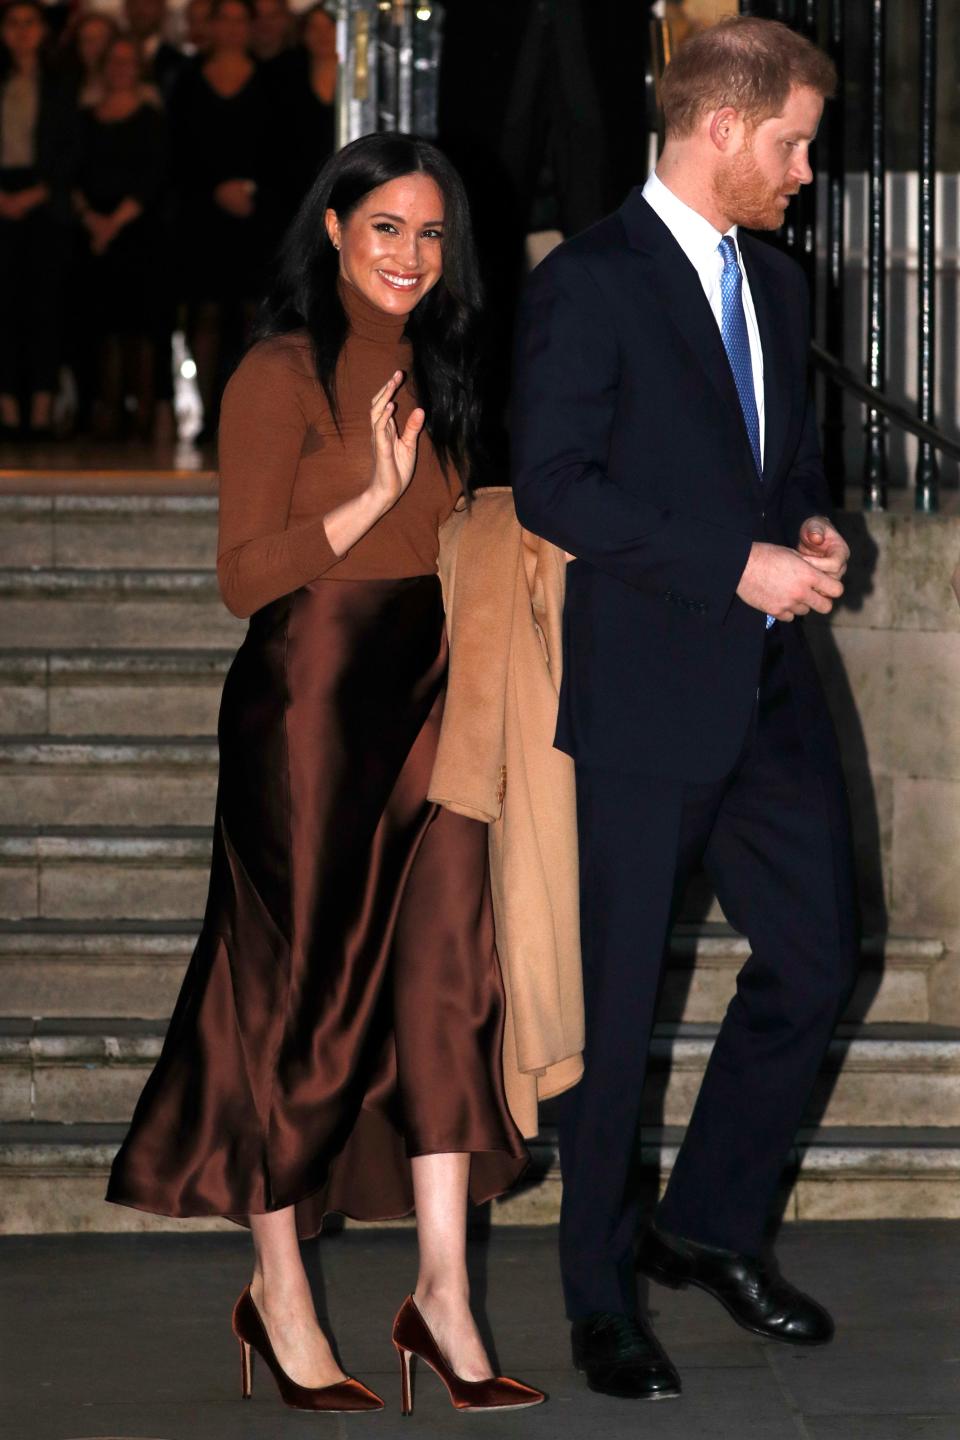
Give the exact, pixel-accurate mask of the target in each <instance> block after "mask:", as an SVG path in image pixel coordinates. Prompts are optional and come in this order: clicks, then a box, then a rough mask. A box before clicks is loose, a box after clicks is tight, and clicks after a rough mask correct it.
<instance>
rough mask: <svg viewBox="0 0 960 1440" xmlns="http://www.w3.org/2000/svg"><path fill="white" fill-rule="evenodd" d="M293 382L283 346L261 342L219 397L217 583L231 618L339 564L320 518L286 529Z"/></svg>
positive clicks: (296, 405)
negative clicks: (232, 615)
mask: <svg viewBox="0 0 960 1440" xmlns="http://www.w3.org/2000/svg"><path fill="white" fill-rule="evenodd" d="M298 379H299V377H298V375H297V371H296V369H295V366H294V365H293V363H292V361H291V359H290V357H289V355H288V354H285V353H284V348H283V346H282V344H281V343H278V342H268V343H267V344H266V345H263V346H259V347H257V348H255V349H254V350H252V351H251V352H250V354H249V355H248V356H247V357H246V358H245V359H244V360H243V362H242V363H241V365H240V367H239V369H238V370H237V371H236V373H235V374H234V376H233V378H232V379H231V381H230V383H229V385H228V386H227V389H226V392H225V394H224V397H223V409H222V412H221V419H220V534H219V543H218V547H217V578H218V580H219V582H220V591H221V594H222V595H223V599H224V603H225V604H226V606H227V608H228V610H231V611H232V612H233V614H234V615H239V616H247V615H252V614H253V612H254V611H255V610H259V609H260V607H261V606H262V605H266V604H268V603H269V602H270V601H271V600H276V599H278V598H279V597H280V596H281V595H286V594H288V593H289V592H290V591H291V590H295V589H297V588H298V587H299V586H301V585H306V584H308V583H309V582H310V581H311V580H316V579H317V578H318V577H319V576H320V575H322V574H323V573H324V571H325V570H329V569H330V567H331V566H332V565H335V564H336V563H337V561H338V559H339V558H340V557H339V556H338V555H337V554H336V553H335V552H334V550H333V549H332V548H331V546H330V541H329V540H328V539H327V533H326V530H325V528H324V518H325V517H324V516H323V515H319V516H317V517H316V518H314V519H310V520H308V521H306V522H304V523H303V524H300V525H297V526H296V527H295V528H293V529H287V522H288V519H289V515H290V503H291V499H292V496H293V487H294V481H295V479H296V474H297V462H298V460H299V458H300V452H301V449H302V447H303V439H304V435H305V433H306V429H307V422H306V419H305V417H304V413H303V409H302V406H301V402H300V399H299V397H298V394H297V386H298ZM331 508H332V507H331Z"/></svg>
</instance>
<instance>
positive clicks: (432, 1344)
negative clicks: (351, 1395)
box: [393, 1295, 547, 1415]
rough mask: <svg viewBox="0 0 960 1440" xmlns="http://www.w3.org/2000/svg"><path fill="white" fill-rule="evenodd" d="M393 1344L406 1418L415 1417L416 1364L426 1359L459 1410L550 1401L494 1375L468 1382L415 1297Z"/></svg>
mask: <svg viewBox="0 0 960 1440" xmlns="http://www.w3.org/2000/svg"><path fill="white" fill-rule="evenodd" d="M393 1343H394V1345H395V1346H396V1348H397V1353H398V1354H399V1356H400V1399H401V1409H402V1411H403V1414H404V1415H412V1414H413V1362H414V1360H415V1359H416V1360H424V1361H425V1362H426V1363H427V1364H428V1365H429V1366H430V1369H431V1370H432V1371H433V1372H434V1374H436V1375H439V1377H440V1379H441V1380H442V1381H443V1383H444V1385H446V1387H447V1394H448V1395H449V1396H450V1403H451V1404H452V1405H453V1407H454V1409H456V1410H523V1409H525V1408H526V1407H527V1406H529V1405H541V1404H542V1403H543V1401H544V1400H546V1398H547V1397H546V1395H544V1393H543V1391H542V1390H535V1389H534V1388H533V1386H532V1385H524V1384H523V1382H522V1381H520V1380H511V1379H509V1378H508V1377H507V1376H506V1375H494V1376H493V1377H492V1378H491V1379H489V1380H464V1379H463V1378H462V1376H460V1375H458V1374H457V1373H456V1371H455V1370H453V1368H452V1367H451V1365H450V1363H449V1362H448V1360H447V1359H446V1358H445V1356H444V1355H443V1353H442V1351H441V1349H440V1346H439V1345H438V1344H437V1342H436V1340H434V1338H433V1335H432V1334H431V1332H430V1329H429V1326H428V1325H427V1322H426V1320H424V1318H423V1316H422V1315H421V1314H420V1311H419V1310H418V1309H417V1306H416V1302H415V1300H414V1298H413V1296H412V1295H408V1296H407V1298H406V1300H404V1302H403V1304H402V1305H401V1306H400V1309H399V1311H398V1313H397V1318H396V1320H394V1322H393Z"/></svg>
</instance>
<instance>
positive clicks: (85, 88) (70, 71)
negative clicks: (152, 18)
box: [58, 10, 120, 105]
mask: <svg viewBox="0 0 960 1440" xmlns="http://www.w3.org/2000/svg"><path fill="white" fill-rule="evenodd" d="M119 33H120V32H119V30H118V28H117V23H116V21H115V20H114V19H112V17H111V16H109V15H105V14H103V12H102V11H99V10H90V11H88V12H87V13H86V14H78V15H77V17H76V19H75V21H74V22H73V24H72V25H70V26H68V27H67V29H66V30H65V31H64V34H63V40H62V43H61V47H60V56H59V66H58V68H59V70H60V72H61V74H62V75H63V76H64V78H65V79H66V80H67V81H68V82H69V83H71V84H72V86H73V88H74V94H75V95H76V99H77V104H78V105H96V104H97V103H98V101H99V100H100V99H101V98H102V95H103V62H104V59H105V57H106V54H107V51H108V50H109V49H110V46H111V44H112V42H113V41H114V40H115V39H116V37H117V35H118V34H119Z"/></svg>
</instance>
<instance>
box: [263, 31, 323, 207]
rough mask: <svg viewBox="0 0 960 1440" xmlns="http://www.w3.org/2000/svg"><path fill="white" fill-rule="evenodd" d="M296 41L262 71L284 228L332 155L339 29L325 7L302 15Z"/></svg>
mask: <svg viewBox="0 0 960 1440" xmlns="http://www.w3.org/2000/svg"><path fill="white" fill-rule="evenodd" d="M302 26H303V28H302V31H301V35H300V43H299V44H298V45H296V46H295V47H294V48H293V49H292V50H286V51H284V53H283V54H281V55H278V56H277V57H276V59H274V60H271V61H269V62H268V63H267V64H266V65H264V67H263V76H264V80H265V81H266V83H267V85H268V87H269V90H270V96H271V104H272V105H273V106H274V114H275V116H276V123H277V136H278V143H277V145H276V156H277V164H278V167H279V169H278V172H277V173H278V177H279V187H278V189H279V193H278V203H279V207H280V222H281V225H282V227H283V228H284V229H285V228H286V226H287V225H288V224H289V222H290V221H291V220H292V219H293V217H294V215H295V214H296V212H297V210H298V209H299V207H300V202H301V200H302V199H303V197H304V195H306V193H307V191H308V190H309V189H310V186H311V185H312V184H313V182H314V180H315V179H316V177H317V175H318V174H319V173H320V170H321V168H322V166H324V165H325V164H326V162H327V161H328V160H329V158H330V156H331V155H332V154H333V149H334V144H335V138H336V136H335V130H336V113H335V101H336V95H337V74H338V68H339V61H338V58H337V27H336V25H335V24H334V21H333V20H332V19H331V17H330V15H329V14H328V13H327V10H326V7H325V5H323V4H322V3H321V4H317V5H314V6H312V7H311V8H310V9H309V10H308V11H306V13H305V14H304V16H303V20H302Z"/></svg>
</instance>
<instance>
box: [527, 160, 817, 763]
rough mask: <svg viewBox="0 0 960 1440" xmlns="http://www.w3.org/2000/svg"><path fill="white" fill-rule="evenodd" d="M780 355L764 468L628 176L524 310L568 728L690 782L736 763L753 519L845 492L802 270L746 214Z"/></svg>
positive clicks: (749, 704)
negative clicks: (826, 442)
mask: <svg viewBox="0 0 960 1440" xmlns="http://www.w3.org/2000/svg"><path fill="white" fill-rule="evenodd" d="M740 245H741V254H742V258H743V264H744V267H745V269H746V272H747V275H748V277H749V281H750V290H751V294H752V296H753V302H754V307H755V309H756V314H757V323H758V326H759V330H760V339H761V344H762V347H763V358H764V408H765V451H764V475H763V479H762V480H761V479H760V477H759V476H758V474H757V470H756V466H755V464H754V460H753V456H752V453H751V450H750V444H749V440H748V438H747V431H746V427H745V425H744V422H743V415H742V412H741V409H740V402H739V399H738V396H737V390H736V386H735V384H734V380H733V374H732V372H731V370H730V366H729V363H728V360H727V355H726V351H725V350H724V347H723V341H722V339H721V336H720V329H719V326H718V325H717V322H716V320H715V318H714V315H713V312H712V310H711V308H710V305H709V302H708V301H707V299H706V296H705V295H704V292H703V287H702V285H701V283H700V279H699V276H698V275H697V272H696V271H695V269H694V268H693V266H692V265H691V264H690V262H689V261H688V259H687V257H686V256H685V255H684V253H683V251H682V249H681V248H680V246H679V245H678V244H677V242H676V241H675V240H674V238H673V236H672V235H671V233H670V231H669V229H668V228H667V227H666V226H665V225H664V224H663V222H662V221H661V220H660V218H659V217H658V216H657V215H656V213H655V212H654V211H653V209H652V208H651V207H650V206H649V205H648V204H647V202H646V201H645V200H644V198H643V196H642V194H641V191H640V190H639V189H636V190H633V191H632V192H631V194H630V195H629V196H628V198H627V200H626V202H625V204H624V205H623V207H622V208H621V209H620V210H619V211H618V212H617V213H616V214H614V215H611V216H610V217H608V218H607V219H606V220H603V221H601V222H600V223H599V224H598V225H595V226H593V227H592V228H591V229H590V230H587V231H585V232H584V233H583V234H582V235H579V236H576V237H575V238H574V239H572V240H568V241H566V242H565V243H564V244H563V245H561V246H560V247H559V248H558V249H557V250H555V251H553V253H552V254H551V255H549V256H548V257H547V259H546V260H545V261H544V262H543V263H542V264H541V265H540V266H539V267H538V268H537V269H536V270H535V271H534V272H533V274H532V275H531V277H530V280H529V282H528V285H527V290H526V294H525V297H524V302H523V305H522V309H521V316H520V324H519V333H518V352H517V360H516V369H515V374H516V381H515V392H514V405H513V418H512V437H513V447H514V456H513V460H514V463H513V485H514V493H515V498H516V506H517V513H518V515H519V517H520V520H521V522H522V523H523V524H524V525H525V526H526V527H527V528H528V529H530V530H532V531H534V532H535V533H536V534H538V535H542V536H544V537H545V538H546V539H548V540H551V541H552V542H553V543H554V544H556V545H559V546H561V547H562V548H563V549H565V550H568V551H570V552H571V553H572V554H574V555H576V556H577V557H578V558H577V559H576V560H575V561H573V562H571V563H570V565H569V566H568V574H567V600H566V607H565V615H564V646H565V649H564V668H563V684H562V689H561V696H560V718H559V725H558V730H557V737H556V743H557V745H558V746H559V747H560V748H561V749H562V750H565V751H567V752H568V753H569V754H571V755H573V756H574V758H575V759H576V760H577V762H578V763H581V764H585V765H595V766H597V765H599V766H610V765H615V766H619V767H621V768H622V767H624V766H626V767H628V768H631V769H634V770H640V771H644V772H648V773H656V774H660V775H668V776H672V777H675V778H677V779H680V780H685V781H691V782H694V781H712V780H717V779H719V778H720V777H721V776H723V775H724V774H726V773H727V772H728V771H729V770H731V769H732V767H733V765H734V764H735V762H736V759H737V756H738V754H739V752H740V749H741V747H742V744H743V741H744V738H745V736H746V733H747V727H748V725H749V723H750V720H751V716H752V713H753V707H754V703H755V700H756V695H757V686H758V680H759V672H760V663H761V657H762V651H763V641H764V629H765V620H764V616H763V615H762V614H760V612H759V611H757V610H754V609H751V608H750V607H749V606H747V605H745V604H744V603H743V602H742V601H741V600H740V599H739V598H738V597H737V594H736V589H737V585H738V584H739V582H740V577H741V575H742V573H743V569H744V566H745V565H746V563H747V557H748V555H749V553H750V547H751V545H752V543H753V542H754V541H755V540H768V541H772V542H774V543H777V544H785V545H791V546H793V545H796V543H797V540H798V535H799V528H800V526H801V524H802V523H803V521H804V520H806V519H807V518H808V517H809V516H811V515H823V514H827V515H828V514H829V513H830V501H829V494H828V491H827V486H826V482H825V478H824V474H823V466H822V462H821V458H820V447H819V441H818V437H817V429H816V418H815V414H814V410H813V404H812V400H811V398H810V394H809V387H808V381H807V348H808V342H809V320H808V308H809V307H808V298H807V290H806V282H805V280H804V277H803V274H802V271H801V270H800V268H799V266H797V265H796V264H795V263H794V262H793V261H792V260H790V259H789V258H787V257H786V256H784V255H782V254H781V253H780V252H779V251H777V250H775V249H774V248H773V247H772V246H770V245H767V244H765V243H764V242H763V241H759V240H756V239H755V238H753V237H752V236H750V235H746V234H741V235H740ZM781 629H782V635H783V643H784V647H785V650H786V654H787V661H788V665H789V673H790V679H791V690H792V694H793V697H794V704H795V706H796V709H797V714H798V719H799V722H800V725H801V728H802V730H803V733H804V736H805V739H806V740H807V744H808V748H809V750H810V752H811V755H812V758H813V759H814V761H815V762H819V763H821V764H822V765H830V766H833V764H834V763H835V761H836V746H835V740H834V737H833V732H832V729H831V726H830V722H829V718H828V716H827V713H826V709H825V706H824V702H823V697H822V694H821V692H820V688H819V683H818V680H817V676H816V672H815V670H814V668H813V663H812V660H811V658H810V655H809V652H808V650H807V647H806V644H805V642H804V640H803V635H802V629H801V625H800V622H794V623H792V624H787V625H783V626H782V627H781Z"/></svg>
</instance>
